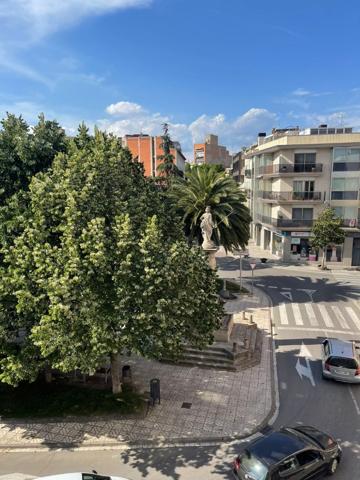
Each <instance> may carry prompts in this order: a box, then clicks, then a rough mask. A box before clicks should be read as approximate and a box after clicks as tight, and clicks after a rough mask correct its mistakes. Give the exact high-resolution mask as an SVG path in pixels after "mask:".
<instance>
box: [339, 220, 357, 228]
mask: <svg viewBox="0 0 360 480" xmlns="http://www.w3.org/2000/svg"><path fill="white" fill-rule="evenodd" d="M359 225H360V219H359V218H342V219H341V226H342V227H344V228H359Z"/></svg>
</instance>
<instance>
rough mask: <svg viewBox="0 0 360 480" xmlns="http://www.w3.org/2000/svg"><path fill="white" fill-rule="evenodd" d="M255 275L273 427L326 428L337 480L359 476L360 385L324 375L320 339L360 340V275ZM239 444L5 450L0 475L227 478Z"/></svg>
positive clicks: (285, 271)
mask: <svg viewBox="0 0 360 480" xmlns="http://www.w3.org/2000/svg"><path fill="white" fill-rule="evenodd" d="M221 266H222V267H223V268H225V269H226V270H228V271H229V272H231V271H233V272H234V276H236V275H235V272H236V269H238V262H237V261H229V259H223V260H222V265H221ZM250 275H251V273H250V267H249V264H248V262H247V261H244V276H245V277H249V276H250ZM254 276H255V285H256V286H257V287H258V288H261V289H263V290H264V291H266V293H267V294H268V295H269V296H270V297H271V299H272V302H273V312H272V313H273V322H274V333H275V344H276V357H277V373H278V381H279V387H280V389H279V393H280V410H279V415H278V418H277V420H276V422H275V424H274V426H273V427H274V428H276V427H279V426H280V425H289V424H296V423H303V424H311V425H314V426H317V427H319V428H321V429H324V430H325V431H328V432H329V433H331V434H333V435H334V436H335V437H336V438H337V439H338V440H339V441H340V442H341V444H342V447H343V451H344V460H343V462H342V464H341V465H340V467H339V471H338V473H337V475H336V477H335V478H339V479H340V478H341V480H353V479H354V478H358V472H359V470H360V385H359V386H349V385H345V384H339V383H335V382H329V381H325V380H323V379H322V377H321V364H320V344H321V341H322V339H323V338H324V337H327V336H332V337H337V338H344V339H358V340H360V320H359V319H360V273H359V272H353V273H341V274H340V273H339V274H335V275H334V274H332V273H329V272H324V273H320V272H310V273H309V272H308V271H306V270H304V269H301V268H300V269H296V268H294V267H276V268H274V267H273V266H271V264H269V265H267V264H265V265H259V267H257V269H256V270H255V275H254ZM300 374H301V376H300ZM238 448H239V447H238V445H236V444H234V445H231V446H229V445H221V446H210V447H195V446H194V447H183V448H178V447H174V448H160V449H145V450H132V451H97V452H86V451H78V452H44V453H40V452H38V453H36V454H35V455H34V454H32V453H6V454H5V453H2V454H0V480H3V479H2V477H1V474H2V473H3V474H6V473H11V472H21V473H23V474H29V475H45V474H48V473H55V472H65V471H76V470H78V471H79V470H88V471H89V470H91V469H96V470H97V471H99V472H102V473H104V472H106V473H108V474H117V475H123V476H125V477H128V478H130V479H133V480H138V479H141V478H147V479H149V480H153V479H157V480H158V479H159V480H160V479H161V480H162V479H170V478H171V479H179V480H188V479H194V478H196V479H199V480H202V479H204V480H205V479H208V478H213V479H215V480H218V479H230V478H231V477H230V475H229V469H228V467H229V463H230V461H231V459H232V458H233V456H234V451H236V450H237V449H238ZM8 478H11V477H8ZM18 478H20V477H18ZM23 478H26V477H23ZM16 480H18V479H16Z"/></svg>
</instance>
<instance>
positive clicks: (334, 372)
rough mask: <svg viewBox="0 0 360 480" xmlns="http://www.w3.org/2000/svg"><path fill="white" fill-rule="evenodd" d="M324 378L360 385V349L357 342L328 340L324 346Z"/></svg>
mask: <svg viewBox="0 0 360 480" xmlns="http://www.w3.org/2000/svg"><path fill="white" fill-rule="evenodd" d="M322 374H323V378H329V379H330V378H331V379H333V380H337V381H338V382H347V383H360V357H359V347H357V346H356V344H355V342H349V341H346V340H336V339H333V338H327V339H326V340H324V342H323V344H322Z"/></svg>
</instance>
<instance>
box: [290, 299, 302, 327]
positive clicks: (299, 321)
mask: <svg viewBox="0 0 360 480" xmlns="http://www.w3.org/2000/svg"><path fill="white" fill-rule="evenodd" d="M292 307H293V311H294V318H295V323H296V325H304V322H303V319H302V315H301V310H300V306H299V304H298V303H293V304H292Z"/></svg>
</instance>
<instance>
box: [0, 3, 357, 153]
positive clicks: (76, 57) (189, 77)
mask: <svg viewBox="0 0 360 480" xmlns="http://www.w3.org/2000/svg"><path fill="white" fill-rule="evenodd" d="M0 25H1V28H0V116H1V117H3V116H4V115H5V112H6V111H11V112H14V113H22V114H23V116H24V117H25V118H26V119H27V120H28V121H29V122H30V123H31V122H34V121H35V119H36V117H37V115H38V113H39V112H44V113H45V115H46V116H47V117H49V118H56V119H58V121H59V122H60V123H61V124H62V125H64V126H65V127H66V129H67V131H68V132H70V133H71V132H74V131H75V130H76V127H77V125H78V123H79V122H81V121H82V120H85V121H86V122H87V123H88V124H89V126H91V127H93V126H94V125H95V124H97V125H99V126H100V127H101V128H103V129H107V130H109V131H113V132H115V133H117V134H119V135H123V134H125V133H137V132H139V131H142V132H143V133H150V134H158V133H160V130H161V124H162V123H163V122H164V121H167V122H169V123H170V125H171V133H172V137H173V138H174V139H177V140H179V141H180V142H181V143H182V145H183V150H184V151H185V152H186V153H187V152H190V151H191V149H192V143H193V141H201V140H202V139H203V137H204V136H205V135H206V134H207V133H215V134H218V135H219V136H220V141H221V142H222V143H223V144H225V145H227V146H228V147H229V148H230V150H232V151H235V150H238V149H240V148H241V146H243V145H246V144H249V143H250V142H252V140H253V139H254V138H255V136H256V134H257V132H258V131H269V130H270V129H271V128H272V127H276V126H278V127H284V126H293V125H300V126H313V125H317V124H319V123H323V122H326V123H329V124H331V125H334V126H337V125H347V126H355V127H357V128H360V55H359V52H360V48H359V47H360V2H359V0H347V1H346V2H344V1H340V0H301V1H298V2H289V1H288V0H287V1H285V0H274V1H273V2H270V1H269V0H257V1H256V2H254V1H249V0H61V1H59V0H0Z"/></svg>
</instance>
